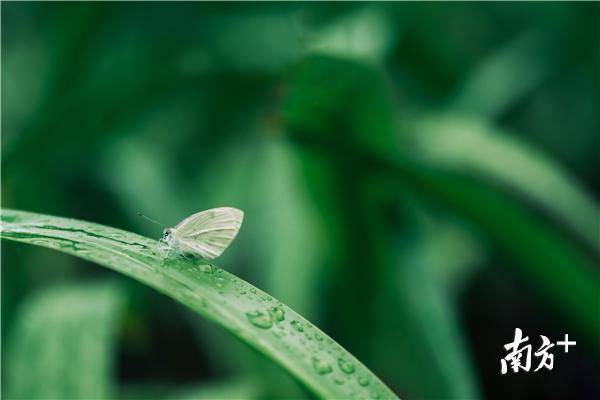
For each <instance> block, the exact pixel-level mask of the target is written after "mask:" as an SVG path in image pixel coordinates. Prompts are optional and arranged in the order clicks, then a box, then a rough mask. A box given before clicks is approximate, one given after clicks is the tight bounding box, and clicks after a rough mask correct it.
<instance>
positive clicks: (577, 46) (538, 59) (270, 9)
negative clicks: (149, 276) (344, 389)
mask: <svg viewBox="0 0 600 400" xmlns="http://www.w3.org/2000/svg"><path fill="white" fill-rule="evenodd" d="M599 10H600V9H599V5H598V4H597V3H589V4H584V3H576V4H568V3H543V4H542V3H519V4H517V3H477V4H472V3H469V4H464V3H452V4H441V3H423V4H415V3H397V4H392V3H384V4H376V3H369V4H363V3H336V4H333V3H332V4H329V3H310V4H309V3H261V4H258V3H222V4H216V3H171V4H166V3H143V4H142V3H6V2H3V3H2V5H1V11H2V54H1V55H2V207H6V208H17V209H22V210H28V211H34V212H40V213H48V214H55V215H61V216H67V217H73V218H80V219H85V220H89V221H94V222H98V223H102V224H107V225H111V226H115V227H119V228H123V229H127V230H130V231H134V232H139V233H142V234H145V235H147V236H150V237H156V238H158V237H159V236H160V235H161V233H162V231H161V228H160V227H158V226H154V225H152V224H149V223H148V222H146V221H144V220H142V219H139V218H138V217H137V216H136V212H138V211H141V212H144V213H146V214H148V215H150V216H151V217H153V218H155V219H157V220H159V221H161V222H163V223H164V224H166V225H168V226H172V225H175V224H176V223H177V222H179V220H181V219H183V218H184V217H186V216H187V215H189V214H191V213H193V212H195V211H199V210H203V209H207V208H211V207H217V206H224V205H229V206H235V207H238V208H241V209H243V210H244V211H245V213H246V217H245V221H244V224H243V226H242V230H241V232H240V234H239V236H238V238H237V239H236V241H235V242H234V243H233V244H232V246H231V248H230V249H228V250H227V252H226V253H225V254H224V255H223V256H222V257H221V258H219V265H221V266H222V267H224V268H225V269H227V270H230V271H232V272H234V273H236V274H237V275H239V276H241V277H243V278H244V279H246V280H248V281H250V282H252V283H253V284H255V285H257V286H258V287H260V288H262V289H264V290H266V291H267V292H269V293H271V294H273V295H274V296H276V297H277V298H279V299H281V300H282V301H283V302H285V303H286V304H288V305H290V306H291V307H293V308H294V309H295V310H297V311H298V312H300V313H301V314H303V315H304V316H306V317H307V318H309V319H310V320H311V321H312V322H314V323H315V324H316V325H317V326H319V327H320V328H322V329H323V330H324V331H326V332H327V333H328V334H329V335H331V336H332V337H333V338H335V340H336V341H338V343H340V344H341V345H343V346H344V347H346V348H347V349H348V350H349V351H350V352H352V353H353V354H354V355H355V356H356V357H357V358H358V359H360V360H361V361H362V362H363V363H365V365H367V366H368V367H369V368H370V369H371V370H372V371H374V372H375V373H376V374H377V375H378V376H379V377H380V378H381V379H382V380H383V381H384V382H386V384H388V385H389V386H390V387H391V388H392V389H393V390H394V391H395V392H396V393H397V394H398V395H399V396H400V397H402V398H408V399H414V398H479V397H488V398H507V397H509V398H517V399H518V398H523V399H525V398H533V397H539V398H546V399H549V398H565V397H566V396H569V397H572V398H586V397H587V398H593V397H596V396H598V394H599V393H600V386H599V384H598V381H597V379H594V378H595V377H597V376H598V373H599V358H598V354H599V347H600V346H599V345H598V338H599V337H600V323H599V320H598V318H599V315H600V309H599V305H600V301H599V283H598V282H599V277H598V255H599V251H598V219H599V212H598V206H597V201H596V199H597V198H598V191H599V189H600V179H599V178H600V176H599V174H598V171H600V168H599V165H598V161H597V158H598V149H599V145H600V143H599V138H600V132H599V127H598V106H599V104H598V101H599V100H598V88H599V83H600V82H599V75H598V71H599V70H600V68H599V67H600V65H599V54H598V51H599V48H600V43H599V39H598V25H599V22H600V11H599ZM517 327H519V328H521V329H523V331H524V334H525V335H527V336H529V338H530V342H531V344H532V345H533V346H534V350H537V348H538V347H539V345H540V344H541V341H540V339H539V335H546V336H548V337H549V338H550V339H551V340H552V341H553V342H555V341H557V340H562V339H563V337H564V334H566V333H568V334H569V335H570V338H571V339H574V340H576V341H577V346H576V347H574V348H571V349H570V350H569V353H567V354H565V353H564V352H563V350H562V348H556V347H555V348H554V351H553V353H554V355H555V356H554V362H555V364H554V369H553V370H552V371H539V372H537V373H533V369H535V367H537V361H538V360H537V358H535V357H534V359H533V362H534V364H535V365H534V368H532V371H530V372H529V373H524V372H520V373H519V374H510V375H507V376H502V375H501V374H500V359H501V358H502V357H503V356H504V355H505V352H504V350H503V348H502V345H503V344H505V343H508V342H509V341H511V340H512V337H513V334H514V329H515V328H517ZM2 348H3V351H2V391H3V393H4V395H5V396H8V397H9V398H25V397H27V398H31V397H35V398H44V399H47V398H119V399H138V398H139V399H148V398H157V399H184V398H193V399H198V398H298V397H300V398H302V397H309V394H307V392H306V391H305V390H304V389H303V388H301V387H299V386H298V384H297V383H295V382H294V381H293V380H291V378H288V377H287V375H285V373H283V372H282V371H281V370H280V369H278V368H277V367H275V366H274V365H273V364H272V363H271V362H270V361H269V360H267V359H265V358H263V357H262V356H260V355H258V354H255V353H253V352H252V351H251V350H249V349H248V348H247V347H245V346H243V345H242V344H240V343H238V342H237V341H236V340H235V339H233V338H231V337H230V336H229V335H227V334H225V333H224V332H222V331H221V330H220V329H217V328H215V327H214V326H212V325H210V324H209V323H208V322H206V321H204V320H201V319H200V318H199V317H197V316H196V315H194V314H192V313H191V312H190V311H188V310H185V309H183V308H182V307H181V306H179V305H178V304H176V303H174V302H172V301H171V300H169V299H168V298H166V297H164V296H162V295H160V294H158V293H156V292H154V291H152V290H151V289H149V288H147V287H144V286H142V285H140V284H138V283H136V282H134V281H131V280H128V279H127V278H125V277H122V276H118V275H117V274H115V273H113V272H111V271H107V270H104V269H101V268H98V267H97V266H96V265H94V264H91V263H87V262H84V261H82V260H79V259H75V258H73V257H69V256H67V255H64V254H59V253H56V252H52V251H50V250H44V249H39V248H34V247H29V246H23V245H16V244H12V243H5V242H2ZM65 371H66V372H65ZM24 393H26V394H24Z"/></svg>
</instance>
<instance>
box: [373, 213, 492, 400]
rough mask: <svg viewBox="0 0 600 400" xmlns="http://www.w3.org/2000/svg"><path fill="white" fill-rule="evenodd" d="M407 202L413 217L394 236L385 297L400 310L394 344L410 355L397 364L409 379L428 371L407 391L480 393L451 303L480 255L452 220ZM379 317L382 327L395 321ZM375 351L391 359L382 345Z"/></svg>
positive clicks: (448, 395) (445, 395)
mask: <svg viewBox="0 0 600 400" xmlns="http://www.w3.org/2000/svg"><path fill="white" fill-rule="evenodd" d="M405 203H406V202H405ZM407 207H408V208H409V209H410V210H411V211H412V215H414V216H415V217H416V218H414V219H411V223H410V224H407V230H406V231H405V232H404V234H402V235H401V236H400V237H398V238H397V245H396V246H395V247H396V248H397V257H398V262H397V264H398V265H397V268H396V270H395V273H394V274H393V276H394V278H393V280H394V282H395V285H394V291H392V293H390V294H389V297H388V299H389V301H390V302H391V303H392V304H395V305H396V306H395V309H396V311H395V313H396V314H398V316H399V318H397V322H395V325H393V326H394V329H395V330H398V331H401V332H402V333H403V334H402V335H397V341H396V342H395V345H396V346H398V348H399V351H400V352H402V353H407V354H410V356H409V357H406V358H397V357H396V363H397V364H396V365H397V367H398V369H399V370H401V371H405V374H404V376H403V377H404V379H409V380H410V379H411V375H409V374H412V379H414V380H415V381H419V373H420V371H424V370H427V371H428V376H429V379H428V382H429V384H428V385H424V386H419V385H414V386H413V387H412V388H409V387H407V390H409V389H412V390H413V391H414V392H412V393H407V394H410V396H411V397H415V398H456V399H473V398H479V397H481V392H480V389H479V387H478V383H477V382H478V380H477V374H476V371H475V369H474V367H473V364H472V362H471V357H470V353H471V352H470V349H469V348H468V345H467V343H466V341H465V339H464V338H465V332H464V330H463V328H462V326H461V323H460V320H459V318H458V312H457V311H458V310H457V307H456V304H455V302H456V298H457V297H456V296H455V294H456V291H457V290H456V289H457V288H456V287H455V286H456V285H458V284H461V283H462V281H463V280H464V279H465V278H467V277H468V276H469V275H470V274H471V271H472V269H473V267H474V266H475V265H474V264H475V263H477V262H478V261H479V259H480V257H481V256H480V249H479V248H478V247H479V246H478V245H477V243H476V242H474V241H473V240H472V238H470V237H469V235H468V234H467V233H465V232H464V231H463V230H461V229H459V227H458V226H457V224H456V223H451V222H448V221H445V220H443V219H441V220H438V219H436V220H431V219H430V218H428V217H427V216H428V215H429V214H423V213H422V211H420V210H418V209H415V208H417V207H416V205H415V206H408V205H407ZM448 247H450V248H449V249H447V248H448ZM440 250H446V251H440ZM441 257H443V259H441ZM382 306H383V305H382ZM380 323H381V326H382V329H384V327H385V326H388V325H387V324H389V323H392V324H393V323H394V322H389V320H388V321H386V318H382V321H381V322H380ZM390 345H391V343H390ZM380 352H381V349H380ZM378 356H379V357H380V358H388V363H391V362H392V360H389V358H390V355H389V354H388V353H387V352H385V351H383V352H381V353H380V354H379V355H378Z"/></svg>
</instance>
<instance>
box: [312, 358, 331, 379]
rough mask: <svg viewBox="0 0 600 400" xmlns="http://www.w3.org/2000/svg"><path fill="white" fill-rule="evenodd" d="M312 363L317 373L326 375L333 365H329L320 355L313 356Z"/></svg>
mask: <svg viewBox="0 0 600 400" xmlns="http://www.w3.org/2000/svg"><path fill="white" fill-rule="evenodd" d="M312 365H313V368H314V369H315V371H316V372H317V374H319V375H325V374H328V373H330V372H331V371H332V368H331V365H329V364H328V363H327V362H326V361H323V360H321V359H320V358H318V357H313V359H312Z"/></svg>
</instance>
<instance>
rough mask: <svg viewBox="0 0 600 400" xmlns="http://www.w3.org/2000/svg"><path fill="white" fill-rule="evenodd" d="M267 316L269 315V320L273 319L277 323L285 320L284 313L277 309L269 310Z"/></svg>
mask: <svg viewBox="0 0 600 400" xmlns="http://www.w3.org/2000/svg"><path fill="white" fill-rule="evenodd" d="M269 314H271V318H273V320H274V321H277V322H281V321H283V320H284V319H285V313H284V311H283V310H282V309H281V308H279V307H271V308H269Z"/></svg>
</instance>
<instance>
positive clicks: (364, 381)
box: [358, 376, 369, 386]
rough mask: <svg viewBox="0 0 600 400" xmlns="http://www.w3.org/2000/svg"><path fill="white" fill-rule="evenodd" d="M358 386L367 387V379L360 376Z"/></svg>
mask: <svg viewBox="0 0 600 400" xmlns="http://www.w3.org/2000/svg"><path fill="white" fill-rule="evenodd" d="M358 384H359V385H360V386H368V385H369V379H368V378H367V377H365V376H361V377H360V378H358Z"/></svg>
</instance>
